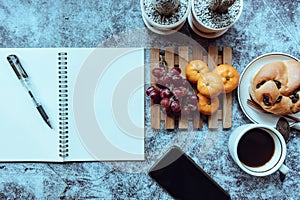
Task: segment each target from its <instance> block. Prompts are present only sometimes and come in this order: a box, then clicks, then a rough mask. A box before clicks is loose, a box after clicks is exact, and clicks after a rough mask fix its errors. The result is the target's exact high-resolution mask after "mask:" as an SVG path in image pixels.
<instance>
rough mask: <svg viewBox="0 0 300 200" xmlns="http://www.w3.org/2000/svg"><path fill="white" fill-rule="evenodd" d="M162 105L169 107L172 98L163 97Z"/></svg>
mask: <svg viewBox="0 0 300 200" xmlns="http://www.w3.org/2000/svg"><path fill="white" fill-rule="evenodd" d="M160 105H162V107H164V108H169V107H170V105H171V100H170V99H169V98H163V99H162V100H161V101H160Z"/></svg>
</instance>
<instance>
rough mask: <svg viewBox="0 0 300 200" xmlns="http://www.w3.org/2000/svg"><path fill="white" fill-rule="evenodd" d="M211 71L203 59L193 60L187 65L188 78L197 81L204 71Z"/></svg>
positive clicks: (186, 73)
mask: <svg viewBox="0 0 300 200" xmlns="http://www.w3.org/2000/svg"><path fill="white" fill-rule="evenodd" d="M206 72H209V68H208V66H207V65H206V63H205V62H203V61H202V60H192V61H190V62H189V64H188V65H187V66H186V67H185V75H186V78H187V80H189V81H190V82H192V83H197V81H198V79H199V77H200V76H201V74H202V73H206Z"/></svg>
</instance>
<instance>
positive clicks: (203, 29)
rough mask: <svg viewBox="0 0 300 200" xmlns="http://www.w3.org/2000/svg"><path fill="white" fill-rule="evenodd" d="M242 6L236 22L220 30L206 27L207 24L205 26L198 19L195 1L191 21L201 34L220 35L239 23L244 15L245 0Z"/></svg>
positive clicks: (241, 2) (241, 0) (241, 1)
mask: <svg viewBox="0 0 300 200" xmlns="http://www.w3.org/2000/svg"><path fill="white" fill-rule="evenodd" d="M240 4H241V7H240V10H239V13H238V15H237V17H236V18H235V20H234V21H233V22H232V23H231V24H229V25H228V26H225V27H222V28H219V29H216V28H212V27H209V26H206V25H205V24H203V23H202V22H201V21H200V20H199V19H198V18H197V15H196V13H195V3H194V0H192V7H191V9H192V11H191V20H192V22H193V24H194V26H195V27H196V28H197V29H198V30H199V31H201V32H204V33H218V32H223V33H225V32H226V31H227V30H228V29H229V28H230V27H231V26H233V25H234V24H235V23H236V22H237V21H238V19H239V18H240V16H241V14H242V10H243V0H240Z"/></svg>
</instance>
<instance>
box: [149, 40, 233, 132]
mask: <svg viewBox="0 0 300 200" xmlns="http://www.w3.org/2000/svg"><path fill="white" fill-rule="evenodd" d="M160 56H163V57H164V59H165V61H166V62H167V65H168V68H169V69H171V68H172V67H174V66H179V67H180V68H181V70H182V73H181V75H182V76H183V77H184V78H185V66H186V65H187V64H188V62H189V61H191V60H202V61H204V62H205V63H207V65H208V67H209V68H210V70H212V69H213V68H214V67H216V66H217V65H219V64H222V63H223V64H229V65H232V49H231V48H230V47H223V48H222V49H221V51H219V48H218V47H214V46H211V47H208V50H207V51H205V50H203V49H202V48H201V47H200V46H194V47H187V46H180V47H178V48H176V49H175V48H174V47H166V48H165V49H158V48H151V49H150V81H151V84H154V83H155V80H156V78H155V77H154V76H153V75H152V74H151V71H152V69H153V68H155V67H158V65H159V60H160ZM219 100H220V107H219V109H218V111H217V112H216V113H215V114H213V115H211V116H205V115H202V114H200V112H198V111H196V112H194V113H192V114H191V116H188V117H186V118H179V119H174V118H173V117H169V116H167V115H166V114H164V113H163V112H162V111H161V106H160V105H159V104H153V102H152V101H151V103H150V115H151V116H150V121H151V126H152V128H153V129H160V128H165V129H168V130H172V129H175V128H177V127H178V128H179V129H188V127H189V123H192V124H193V128H194V129H201V128H202V127H203V122H207V123H208V128H210V129H216V128H218V124H219V122H220V121H221V122H222V127H223V128H224V129H228V128H231V126H232V93H228V94H222V95H220V96H219ZM161 124H162V126H163V127H161Z"/></svg>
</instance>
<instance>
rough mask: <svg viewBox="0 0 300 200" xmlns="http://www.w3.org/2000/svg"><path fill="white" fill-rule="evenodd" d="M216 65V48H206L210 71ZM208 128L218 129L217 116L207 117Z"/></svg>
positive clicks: (215, 114)
mask: <svg viewBox="0 0 300 200" xmlns="http://www.w3.org/2000/svg"><path fill="white" fill-rule="evenodd" d="M217 63H218V47H208V63H207V65H208V67H209V69H210V70H212V69H214V68H215V67H216V65H217ZM208 128H210V129H214V128H218V115H217V113H214V114H212V115H211V116H209V117H208Z"/></svg>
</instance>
